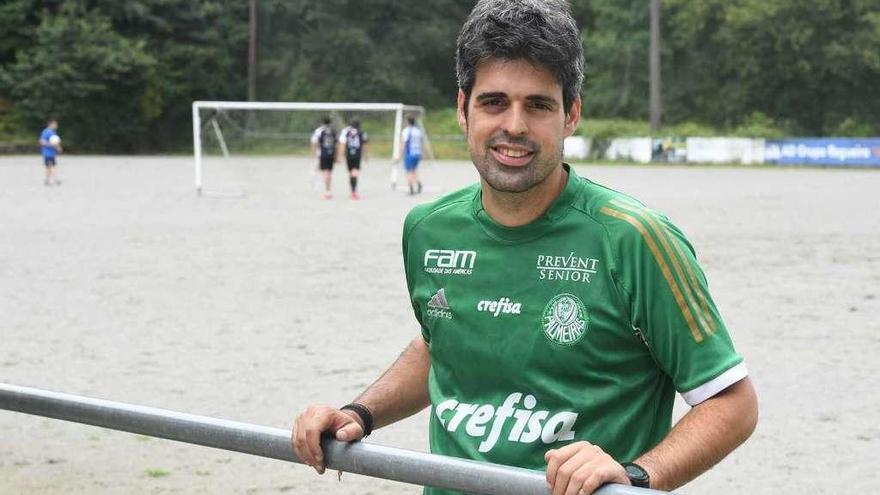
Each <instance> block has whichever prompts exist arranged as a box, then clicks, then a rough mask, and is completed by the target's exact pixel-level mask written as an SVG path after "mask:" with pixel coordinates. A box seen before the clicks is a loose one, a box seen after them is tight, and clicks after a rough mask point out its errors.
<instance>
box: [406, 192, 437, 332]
mask: <svg viewBox="0 0 880 495" xmlns="http://www.w3.org/2000/svg"><path fill="white" fill-rule="evenodd" d="M422 216H423V215H422V214H421V213H420V208H418V207H417V208H415V209H413V210H412V211H410V212H409V214H407V216H406V220H405V221H404V223H403V270H404V272H405V273H406V288H407V293H408V294H409V299H410V304H411V305H412V308H413V314H415V317H416V320H417V321H418V322H419V327H420V328H421V333H422V338H423V339H425V342H428V343H430V342H431V332H430V331H429V330H428V328H427V327H426V326H425V324H424V322H423V321H422V309H421V307H420V304H419V302H418V300H417V299H416V297H415V296H414V292H415V286H416V276H417V275H418V274H419V273H421V271H420V270H419V269H418V268H419V265H418V261H419V260H418V259H416V258H418V256H417V255H416V254H415V253H414V252H410V249H411V248H412V244H411V240H412V236H413V230H415V226H416V225H417V224H418V222H419V220H421V219H422Z"/></svg>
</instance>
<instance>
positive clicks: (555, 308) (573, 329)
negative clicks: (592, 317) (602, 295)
mask: <svg viewBox="0 0 880 495" xmlns="http://www.w3.org/2000/svg"><path fill="white" fill-rule="evenodd" d="M542 321H543V324H544V335H546V336H547V338H548V339H550V340H551V341H553V342H556V343H557V344H562V345H572V344H574V343H576V342H577V341H579V340H581V339H582V338H583V336H584V334H585V333H587V324H588V323H589V317H588V316H587V309H586V308H585V307H584V303H582V302H581V300H580V299H578V298H577V296H575V295H574V294H559V295H557V296H556V297H554V298H553V299H551V300H550V302H549V303H547V306H545V307H544V315H543V318H542Z"/></svg>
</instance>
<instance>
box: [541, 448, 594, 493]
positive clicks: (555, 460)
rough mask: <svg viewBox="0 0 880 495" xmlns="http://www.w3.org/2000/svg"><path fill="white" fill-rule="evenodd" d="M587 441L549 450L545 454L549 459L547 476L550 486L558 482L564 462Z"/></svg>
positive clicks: (545, 458)
mask: <svg viewBox="0 0 880 495" xmlns="http://www.w3.org/2000/svg"><path fill="white" fill-rule="evenodd" d="M585 443H586V442H576V443H572V444H569V445H566V446H564V447H560V448H558V449H551V450H548V451H547V452H546V453H545V454H544V460H545V461H547V474H546V478H547V483H549V484H550V486H553V484H554V483H555V482H556V477H557V474H558V470H559V467H560V466H562V464H563V463H565V461H567V460H568V459H569V458H570V457H571V456H573V455H575V454H576V453H577V452H578V449H580V448H581V446H583V444H585Z"/></svg>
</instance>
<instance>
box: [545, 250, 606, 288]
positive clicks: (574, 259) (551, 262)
mask: <svg viewBox="0 0 880 495" xmlns="http://www.w3.org/2000/svg"><path fill="white" fill-rule="evenodd" d="M598 264H599V260H597V259H596V258H581V257H579V256H575V255H574V251H572V252H571V253H569V255H568V256H551V255H549V254H548V255H544V254H539V255H538V263H537V265H536V266H535V268H537V270H538V279H539V280H565V281H567V280H571V281H572V282H583V283H585V284H588V283H590V275H592V274H594V273H596V266H597V265H598Z"/></svg>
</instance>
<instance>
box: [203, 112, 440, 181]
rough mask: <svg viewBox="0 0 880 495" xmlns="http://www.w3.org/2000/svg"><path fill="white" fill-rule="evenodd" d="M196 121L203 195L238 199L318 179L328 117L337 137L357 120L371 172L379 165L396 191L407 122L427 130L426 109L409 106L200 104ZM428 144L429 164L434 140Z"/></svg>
mask: <svg viewBox="0 0 880 495" xmlns="http://www.w3.org/2000/svg"><path fill="white" fill-rule="evenodd" d="M192 116H193V155H194V158H195V185H196V192H197V193H198V194H200V195H218V196H237V195H242V194H244V191H245V190H246V189H249V188H256V187H261V186H260V185H261V184H262V185H267V184H280V183H284V182H286V181H288V180H297V177H299V178H304V179H305V180H313V179H314V178H315V172H316V170H315V169H316V167H317V159H316V158H315V157H314V156H312V155H311V152H310V139H311V136H312V133H313V132H314V130H315V129H316V128H317V127H318V126H320V125H321V121H322V120H323V119H324V118H327V117H329V118H330V120H331V125H332V126H333V128H334V129H335V130H336V133H337V136H338V135H339V133H340V132H341V130H342V129H343V128H344V127H346V126H348V125H349V124H350V123H351V121H352V120H354V119H357V120H358V121H359V122H360V126H361V129H362V130H363V131H364V132H365V133H367V135H368V136H369V144H368V146H369V148H368V153H369V157H370V162H371V163H370V168H371V169H376V168H378V167H377V166H376V165H379V166H382V167H383V170H388V171H390V179H391V186H392V188H394V187H396V182H397V180H398V175H399V167H400V164H399V162H400V156H399V154H400V137H401V132H402V130H403V128H404V126H405V125H406V119H407V118H409V117H412V118H415V119H416V120H417V122H418V123H419V126H420V127H421V128H422V130H423V131H424V125H423V124H422V122H421V121H422V119H423V117H424V109H423V108H422V107H420V106H414V105H404V104H402V103H317V102H246V101H195V102H193V104H192ZM424 134H425V135H426V136H427V133H426V132H425V133H424ZM426 144H427V146H426V147H427V150H426V155H427V157H428V158H430V157H431V156H432V153H431V148H430V144H429V142H427V138H426ZM339 165H342V167H341V168H343V169H344V168H345V165H344V163H343V164H337V167H339ZM385 167H387V168H385ZM288 183H289V182H288Z"/></svg>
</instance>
